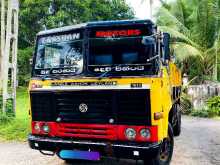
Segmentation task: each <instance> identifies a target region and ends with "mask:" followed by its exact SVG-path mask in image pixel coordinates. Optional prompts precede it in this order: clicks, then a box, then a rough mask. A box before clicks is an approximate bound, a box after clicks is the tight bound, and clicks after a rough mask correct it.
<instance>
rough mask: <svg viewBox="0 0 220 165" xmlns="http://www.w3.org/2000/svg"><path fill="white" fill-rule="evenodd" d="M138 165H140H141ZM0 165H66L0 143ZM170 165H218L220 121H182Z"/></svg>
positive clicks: (110, 164) (107, 164)
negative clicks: (180, 131)
mask: <svg viewBox="0 0 220 165" xmlns="http://www.w3.org/2000/svg"><path fill="white" fill-rule="evenodd" d="M76 164H77V165H79V164H82V165H85V164H92V165H95V164H98V165H114V164H115V165H124V164H127V165H136V163H135V162H134V161H129V160H121V161H119V162H117V161H116V160H114V159H104V160H103V161H102V162H99V163H97V162H94V163H86V162H84V163H79V162H77V163H76ZM138 164H142V163H141V162H140V163H138ZM0 165H65V163H64V162H63V161H61V160H59V159H58V158H56V157H46V156H42V155H41V154H40V153H39V152H38V151H34V150H31V149H29V147H28V145H27V143H16V142H15V143H0ZM171 165H220V121H217V120H210V119H198V118H191V117H183V126H182V134H181V136H180V137H178V138H176V139H175V148H174V156H173V160H172V163H171Z"/></svg>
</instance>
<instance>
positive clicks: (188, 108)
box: [182, 96, 220, 119]
mask: <svg viewBox="0 0 220 165" xmlns="http://www.w3.org/2000/svg"><path fill="white" fill-rule="evenodd" d="M182 112H183V114H185V115H191V116H195V117H204V118H216V119H220V96H215V97H211V98H209V99H208V100H207V101H206V105H205V106H204V108H202V109H193V107H192V105H191V102H190V99H189V98H182Z"/></svg>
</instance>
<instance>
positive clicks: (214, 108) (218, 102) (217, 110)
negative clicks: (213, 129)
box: [207, 96, 220, 117]
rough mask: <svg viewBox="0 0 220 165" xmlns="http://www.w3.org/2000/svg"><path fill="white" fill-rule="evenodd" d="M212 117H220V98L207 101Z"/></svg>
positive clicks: (216, 97)
mask: <svg viewBox="0 0 220 165" xmlns="http://www.w3.org/2000/svg"><path fill="white" fill-rule="evenodd" d="M207 105H208V109H209V112H210V115H211V116H212V117H214V116H220V96H215V97H212V98H210V99H208V100H207Z"/></svg>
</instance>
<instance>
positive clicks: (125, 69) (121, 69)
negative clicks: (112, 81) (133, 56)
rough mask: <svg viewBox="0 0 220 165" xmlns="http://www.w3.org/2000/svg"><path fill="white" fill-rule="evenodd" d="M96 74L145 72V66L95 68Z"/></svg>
mask: <svg viewBox="0 0 220 165" xmlns="http://www.w3.org/2000/svg"><path fill="white" fill-rule="evenodd" d="M93 70H94V72H97V73H105V72H112V71H113V72H128V71H144V70H145V66H143V65H140V66H116V67H109V66H108V67H98V66H97V67H95V68H94V69H93Z"/></svg>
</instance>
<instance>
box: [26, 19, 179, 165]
mask: <svg viewBox="0 0 220 165" xmlns="http://www.w3.org/2000/svg"><path fill="white" fill-rule="evenodd" d="M169 40H170V36H169V34H167V33H162V32H160V31H159V29H158V28H157V27H156V25H155V24H153V23H152V21H150V20H122V21H101V22H89V23H85V24H79V25H74V26H67V27H62V28H57V29H52V30H46V31H42V32H39V33H38V35H37V41H36V49H35V53H34V56H33V69H32V78H31V80H30V84H29V94H30V105H31V106H30V115H31V122H32V123H31V125H32V130H31V133H30V135H29V137H28V141H29V145H30V147H31V148H32V149H36V150H39V151H40V152H41V153H43V154H50V155H54V154H57V155H58V156H59V157H60V158H61V159H63V160H66V161H69V160H75V159H83V160H84V159H85V160H91V161H94V160H95V161H97V160H100V158H101V157H106V156H107V157H115V158H128V159H134V160H143V161H144V164H158V165H166V164H170V161H171V158H172V153H173V146H174V136H178V135H179V134H180V132H181V113H180V108H179V104H180V93H181V85H182V79H181V73H180V71H179V69H178V68H177V67H176V65H175V64H174V63H173V62H172V60H171V55H170V48H169ZM48 151H50V153H48Z"/></svg>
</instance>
